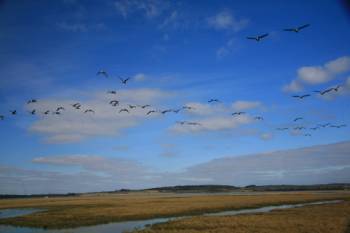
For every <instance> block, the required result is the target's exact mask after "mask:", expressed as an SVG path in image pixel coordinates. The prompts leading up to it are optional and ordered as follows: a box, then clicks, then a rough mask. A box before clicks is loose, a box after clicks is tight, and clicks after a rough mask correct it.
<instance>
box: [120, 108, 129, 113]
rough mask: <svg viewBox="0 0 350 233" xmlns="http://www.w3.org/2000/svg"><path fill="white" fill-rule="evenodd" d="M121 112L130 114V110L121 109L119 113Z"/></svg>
mask: <svg viewBox="0 0 350 233" xmlns="http://www.w3.org/2000/svg"><path fill="white" fill-rule="evenodd" d="M121 112H127V113H129V110H128V109H126V108H123V109H120V111H119V113H121Z"/></svg>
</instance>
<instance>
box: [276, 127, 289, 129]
mask: <svg viewBox="0 0 350 233" xmlns="http://www.w3.org/2000/svg"><path fill="white" fill-rule="evenodd" d="M287 129H288V128H287V127H285V128H277V130H287Z"/></svg>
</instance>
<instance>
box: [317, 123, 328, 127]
mask: <svg viewBox="0 0 350 233" xmlns="http://www.w3.org/2000/svg"><path fill="white" fill-rule="evenodd" d="M330 125H331V123H326V124H318V125H317V126H319V127H322V128H325V127H327V126H330Z"/></svg>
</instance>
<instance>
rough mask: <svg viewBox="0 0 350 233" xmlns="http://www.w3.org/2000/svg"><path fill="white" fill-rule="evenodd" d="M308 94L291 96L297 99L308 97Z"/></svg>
mask: <svg viewBox="0 0 350 233" xmlns="http://www.w3.org/2000/svg"><path fill="white" fill-rule="evenodd" d="M309 96H311V95H310V94H306V95H293V96H292V97H294V98H299V99H304V98H306V97H309Z"/></svg>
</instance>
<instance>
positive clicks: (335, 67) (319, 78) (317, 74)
mask: <svg viewBox="0 0 350 233" xmlns="http://www.w3.org/2000/svg"><path fill="white" fill-rule="evenodd" d="M348 71H350V57H349V56H344V57H339V58H337V59H335V60H332V61H329V62H327V63H326V64H324V65H322V66H303V67H300V68H299V69H298V70H297V78H296V79H294V80H292V81H291V82H290V83H289V84H288V85H285V86H284V87H283V90H284V91H289V92H297V91H301V90H302V89H303V87H304V86H305V85H318V84H323V83H327V82H329V81H331V80H333V79H335V78H337V75H339V74H342V73H345V72H348Z"/></svg>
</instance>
